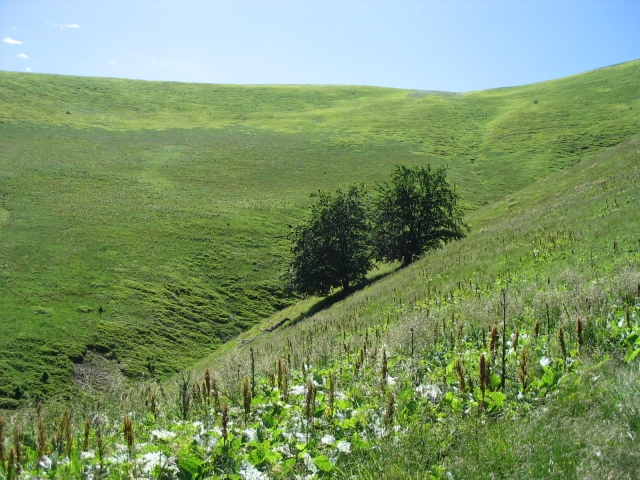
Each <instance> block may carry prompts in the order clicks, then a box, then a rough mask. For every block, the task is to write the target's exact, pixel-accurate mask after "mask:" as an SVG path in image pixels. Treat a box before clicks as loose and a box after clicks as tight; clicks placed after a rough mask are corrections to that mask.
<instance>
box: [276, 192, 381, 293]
mask: <svg viewBox="0 0 640 480" xmlns="http://www.w3.org/2000/svg"><path fill="white" fill-rule="evenodd" d="M314 196H315V197H316V198H317V201H316V202H315V203H314V204H313V205H312V207H311V215H310V217H309V218H308V219H307V221H306V222H305V223H303V224H302V225H299V226H298V227H296V228H295V229H294V231H293V232H292V234H291V240H292V247H291V253H292V254H293V256H294V259H293V261H292V263H291V265H290V267H289V272H288V281H289V287H290V288H291V289H292V290H293V291H295V292H297V293H300V294H305V295H326V294H328V293H329V292H330V290H331V288H334V287H342V288H343V289H345V290H348V289H349V288H350V285H351V284H353V283H356V282H359V281H362V280H363V279H364V277H365V275H366V274H367V272H368V271H369V270H370V269H371V267H372V262H373V260H372V255H371V247H370V232H371V225H370V221H369V215H368V212H367V194H366V191H365V190H364V188H363V187H362V186H357V185H351V186H350V187H348V188H347V189H346V190H344V191H343V190H341V189H337V190H336V191H335V193H333V194H330V193H326V192H322V191H321V192H318V193H316V194H314Z"/></svg>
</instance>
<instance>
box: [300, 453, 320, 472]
mask: <svg viewBox="0 0 640 480" xmlns="http://www.w3.org/2000/svg"><path fill="white" fill-rule="evenodd" d="M302 459H303V461H304V466H305V467H307V470H309V471H310V472H311V473H316V472H317V471H318V467H316V464H315V463H313V458H311V455H309V452H307V453H305V454H304V457H302Z"/></svg>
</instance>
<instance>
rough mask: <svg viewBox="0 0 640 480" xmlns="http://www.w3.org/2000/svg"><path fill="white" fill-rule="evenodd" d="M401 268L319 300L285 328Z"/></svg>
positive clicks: (372, 277) (367, 279)
mask: <svg viewBox="0 0 640 480" xmlns="http://www.w3.org/2000/svg"><path fill="white" fill-rule="evenodd" d="M401 268H403V267H402V266H398V267H396V268H394V269H391V270H388V271H386V272H381V273H378V274H376V275H373V276H371V277H369V278H366V279H365V280H364V281H362V282H361V283H359V284H357V285H353V286H352V287H351V288H350V289H349V290H343V289H340V290H338V291H336V292H334V293H331V294H329V295H327V296H326V297H324V298H321V299H319V300H318V301H317V302H316V303H314V304H313V305H311V306H310V307H309V309H308V310H307V311H306V312H302V313H300V314H299V315H297V316H296V317H294V318H292V319H291V320H290V321H289V322H287V323H286V324H285V325H284V327H285V328H286V327H292V326H293V325H295V324H297V323H298V322H300V321H302V320H304V319H305V318H309V317H311V316H313V315H315V314H316V313H318V312H321V311H322V310H325V309H327V308H329V307H330V306H332V305H333V304H335V303H338V302H340V301H342V300H344V299H345V298H347V297H348V296H349V295H351V294H352V293H355V292H357V291H359V290H362V289H363V288H365V287H367V286H369V285H371V284H373V283H375V282H378V281H380V280H382V279H383V278H385V277H387V276H388V275H391V274H392V273H396V272H397V271H398V270H400V269H401Z"/></svg>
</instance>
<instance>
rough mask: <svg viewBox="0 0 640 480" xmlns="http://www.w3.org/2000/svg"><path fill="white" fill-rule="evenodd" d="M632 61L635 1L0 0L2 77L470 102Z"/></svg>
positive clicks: (637, 36) (638, 14)
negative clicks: (463, 94)
mask: <svg viewBox="0 0 640 480" xmlns="http://www.w3.org/2000/svg"><path fill="white" fill-rule="evenodd" d="M636 58H640V1H639V0H633V1H622V0H619V1H618V0H606V1H604V0H602V1H589V0H576V1H569V0H566V1H565V0H554V1H536V0H511V1H508V0H502V1H499V0H494V1H489V0H476V1H455V0H450V1H430V0H423V1H401V0H397V1H376V0H368V1H356V0H341V1H333V0H326V1H315V0H300V1H294V0H291V1H284V0H283V1H275V0H254V1H242V0H237V1H217V0H208V1H205V0H181V1H168V0H167V1H163V0H155V1H152V0H127V1H121V0H109V1H106V0H104V1H102V0H100V1H98V0H81V1H80V0H68V1H62V0H60V1H57V0H46V1H44V0H0V70H11V71H21V72H25V71H31V72H43V73H58V74H65V75H83V76H105V77H122V78H136V79H147V80H175V81H186V82H205V83H245V84H253V83H259V84H350V85H377V86H385V87H401V88H416V89H425V90H450V91H469V90H478V89H485V88H492V87H503V86H509V85H521V84H525V83H533V82H538V81H544V80H549V79H552V78H558V77H563V76H567V75H572V74H575V73H580V72H583V71H586V70H591V69H594V68H598V67H603V66H607V65H611V64H615V63H619V62H624V61H628V60H634V59H636Z"/></svg>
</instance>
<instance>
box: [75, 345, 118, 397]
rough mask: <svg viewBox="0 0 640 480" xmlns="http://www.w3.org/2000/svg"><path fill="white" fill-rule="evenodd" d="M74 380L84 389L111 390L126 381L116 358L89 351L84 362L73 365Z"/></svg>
mask: <svg viewBox="0 0 640 480" xmlns="http://www.w3.org/2000/svg"><path fill="white" fill-rule="evenodd" d="M73 381H74V383H75V384H76V386H77V387H78V388H81V389H82V390H103V391H104V390H111V389H113V388H115V387H117V386H119V385H121V384H122V383H123V382H124V375H122V372H121V371H120V368H119V367H118V363H117V362H116V361H115V360H108V359H106V358H105V357H103V356H102V355H100V354H99V353H96V352H92V351H88V352H87V353H86V355H85V356H84V362H82V363H77V364H75V365H74V366H73Z"/></svg>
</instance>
